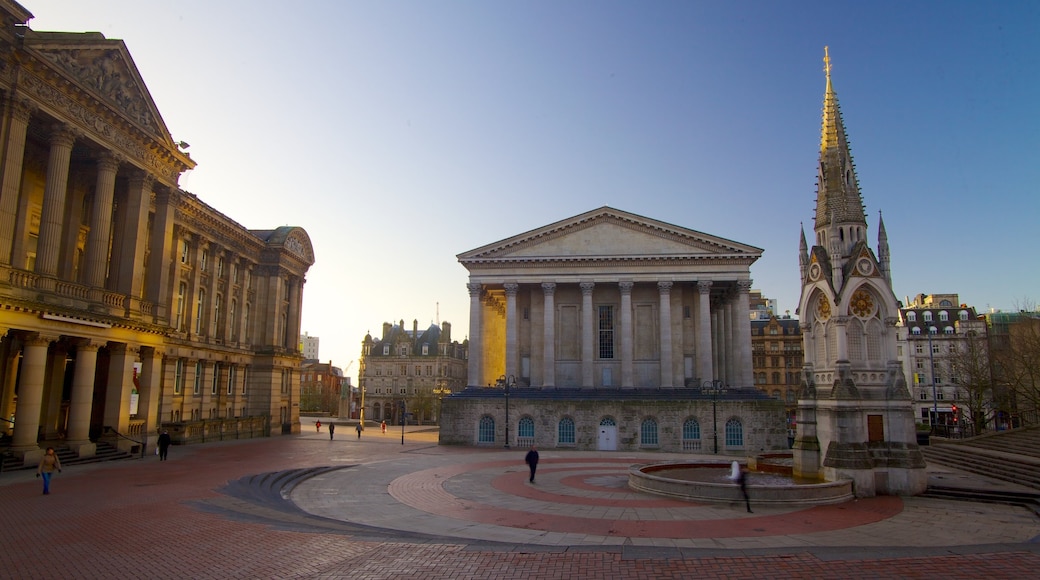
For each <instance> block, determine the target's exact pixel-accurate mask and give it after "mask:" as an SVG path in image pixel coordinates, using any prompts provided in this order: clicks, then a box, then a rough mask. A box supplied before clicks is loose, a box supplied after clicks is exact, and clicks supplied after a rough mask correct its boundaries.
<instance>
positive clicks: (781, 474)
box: [628, 454, 853, 505]
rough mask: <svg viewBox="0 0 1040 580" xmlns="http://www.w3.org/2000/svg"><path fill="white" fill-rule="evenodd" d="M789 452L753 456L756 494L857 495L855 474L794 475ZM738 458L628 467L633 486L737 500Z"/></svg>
mask: <svg viewBox="0 0 1040 580" xmlns="http://www.w3.org/2000/svg"><path fill="white" fill-rule="evenodd" d="M789 456H790V455H789V454H788V455H787V456H786V457H785V455H784V454H769V455H761V456H758V457H754V458H750V459H749V461H748V467H749V472H748V479H747V488H748V494H749V495H750V496H751V500H752V501H753V502H755V503H756V504H765V505H826V504H835V503H842V502H845V501H848V500H850V499H853V494H852V480H850V479H843V480H840V481H816V480H802V479H797V478H794V477H792V476H791V467H790V466H789V465H785V459H786V458H787V457H789ZM734 465H737V462H736V461H734V462H733V464H732V465H731V464H729V463H723V462H719V461H703V462H699V461H686V462H675V463H654V464H650V465H636V466H633V467H631V468H630V469H629V470H628V487H630V488H632V489H634V490H636V491H643V492H646V493H652V494H656V495H663V496H667V497H673V498H678V499H684V500H690V501H704V502H726V503H729V502H734V501H740V500H742V499H743V497H742V496H741V494H740V488H739V487H738V486H737V483H736V481H735V474H736V470H738V469H739V467H734Z"/></svg>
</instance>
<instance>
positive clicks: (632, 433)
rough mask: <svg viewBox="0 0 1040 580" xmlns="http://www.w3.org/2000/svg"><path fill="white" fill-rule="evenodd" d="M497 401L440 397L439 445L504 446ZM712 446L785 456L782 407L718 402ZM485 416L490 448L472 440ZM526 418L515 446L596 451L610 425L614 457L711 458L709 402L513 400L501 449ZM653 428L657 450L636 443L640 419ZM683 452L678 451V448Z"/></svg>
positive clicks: (726, 451)
mask: <svg viewBox="0 0 1040 580" xmlns="http://www.w3.org/2000/svg"><path fill="white" fill-rule="evenodd" d="M505 405H506V403H505V399H504V397H501V396H489V397H488V398H478V397H464V398H455V397H446V398H445V399H444V400H443V401H442V410H441V415H442V418H443V422H442V424H441V430H440V443H441V444H442V445H474V446H487V447H503V446H504V445H505V443H506V429H505V421H506V411H505ZM716 414H717V417H718V420H717V425H718V447H719V454H720V455H728V456H739V457H744V456H747V455H753V454H757V453H761V452H765V451H776V450H786V449H787V445H788V443H787V427H786V415H785V411H784V405H783V403H782V402H781V401H776V400H773V399H760V400H753V401H719V402H718V403H717V409H716ZM485 416H488V417H491V418H492V419H493V420H494V422H495V427H494V428H495V434H494V440H493V441H487V442H481V441H480V440H479V430H480V421H481V418H482V417H485ZM524 417H529V418H530V419H532V420H533V422H534V437H533V439H531V438H523V443H524V444H528V443H529V442H533V443H534V444H535V445H537V446H539V447H542V448H546V449H552V448H568V449H578V450H596V449H598V448H599V430H600V423H601V422H602V421H603V420H604V419H611V420H613V421H614V423H615V424H616V426H617V450H618V451H635V450H641V451H667V452H678V453H682V452H686V453H712V452H713V450H714V440H713V438H712V429H713V424H714V420H713V418H712V403H711V401H710V400H707V401H706V400H675V399H671V400H654V399H617V400H611V399H606V398H603V397H602V396H601V397H599V398H596V399H590V400H580V399H574V398H555V399H554V398H545V397H542V398H537V399H524V398H520V397H513V398H511V400H510V401H509V445H510V446H511V447H519V446H520V445H519V443H520V441H521V439H520V434H519V433H518V432H517V429H518V426H519V424H520V421H521V419H523V418H524ZM564 418H569V419H571V420H572V421H573V422H574V430H575V433H574V443H573V444H572V443H566V442H560V440H559V424H560V421H561V420H562V419H564ZM648 418H650V419H653V420H654V421H656V422H657V443H656V444H643V442H642V441H641V431H640V430H641V426H642V424H643V421H644V420H645V419H648ZM691 418H692V419H695V420H696V421H697V423H698V424H699V426H700V438H699V441H698V442H699V445H697V444H691V443H695V442H693V441H690V440H689V439H687V441H686V443H687V444H686V445H685V446H684V441H683V424H684V423H685V422H686V421H687V420H688V419H691ZM732 418H735V419H738V420H739V421H740V422H741V426H742V430H743V445H741V446H727V445H726V444H725V442H726V434H725V426H726V422H727V421H728V420H729V419H732ZM684 447H685V448H684Z"/></svg>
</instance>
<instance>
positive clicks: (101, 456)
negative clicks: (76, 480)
mask: <svg viewBox="0 0 1040 580" xmlns="http://www.w3.org/2000/svg"><path fill="white" fill-rule="evenodd" d="M54 451H55V453H57V454H58V461H60V462H61V466H62V468H65V467H69V466H71V465H85V464H88V463H100V462H102V461H120V460H124V459H134V458H136V457H139V456H137V455H131V454H130V453H127V452H126V451H122V450H120V449H119V448H117V447H115V446H114V445H111V444H110V443H106V442H104V441H98V442H97V450H96V453H95V454H94V455H93V456H92V457H80V456H79V455H77V454H76V452H74V451H72V450H71V449H69V448H68V447H65V446H55V447H54ZM0 453H2V455H0V457H3V463H2V464H0V467H2V469H0V471H15V470H24V469H36V467H37V466H36V465H23V464H22V460H21V459H19V458H18V457H16V456H15V455H13V454H11V453H10V452H9V451H7V450H6V449H5V450H3V451H2V452H0Z"/></svg>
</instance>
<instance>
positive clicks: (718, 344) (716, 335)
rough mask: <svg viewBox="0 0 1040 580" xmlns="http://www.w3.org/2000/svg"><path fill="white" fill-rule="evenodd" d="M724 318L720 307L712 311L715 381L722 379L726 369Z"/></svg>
mask: <svg viewBox="0 0 1040 580" xmlns="http://www.w3.org/2000/svg"><path fill="white" fill-rule="evenodd" d="M721 318H722V316H721V315H720V312H719V309H718V305H717V304H716V307H715V308H713V309H712V311H711V330H712V332H711V354H712V357H713V360H712V368H713V369H714V371H715V376H714V377H713V378H714V379H722V374H723V372H724V369H723V368H722V322H721Z"/></svg>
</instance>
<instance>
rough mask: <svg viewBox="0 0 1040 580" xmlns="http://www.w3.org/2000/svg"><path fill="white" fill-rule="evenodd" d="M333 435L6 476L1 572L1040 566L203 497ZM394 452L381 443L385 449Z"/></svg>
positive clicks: (704, 572) (982, 572) (441, 574)
mask: <svg viewBox="0 0 1040 580" xmlns="http://www.w3.org/2000/svg"><path fill="white" fill-rule="evenodd" d="M330 445H337V444H330V443H329V442H328V441H327V439H326V440H325V444H324V445H320V444H318V443H316V440H307V439H301V438H298V437H284V438H276V439H273V440H266V441H249V442H235V443H231V444H226V443H225V444H215V445H208V446H201V447H195V448H188V449H183V448H177V447H175V448H174V449H173V451H172V452H171V460H170V461H167V462H162V463H160V462H158V461H155V460H154V459H152V458H148V459H145V460H141V461H132V462H123V463H120V464H118V465H108V466H104V467H99V468H75V467H72V468H67V469H66V470H65V473H64V474H61V475H58V476H57V477H56V478H55V481H54V486H53V494H52V495H49V496H42V495H41V494H40V487H41V486H40V484H39V482H38V481H36V480H32V479H29V478H28V476H27V475H26V474H25V473H24V472H23V473H21V474H18V473H16V474H4V475H3V476H2V477H3V478H7V481H4V482H3V483H4V485H0V578H18V579H21V578H27V579H35V578H45V579H50V578H106V579H107V578H178V579H183V578H204V579H205V578H317V577H323V578H351V579H367V578H398V577H404V576H408V577H413V578H431V579H440V578H503V579H508V578H523V579H524V580H530V579H538V578H646V579H654V578H690V577H719V578H756V579H771V578H785V579H787V578H821V577H842V578H879V577H901V578H933V577H934V578H938V577H947V576H951V575H955V576H959V577H974V578H982V577H993V578H996V577H1005V578H1010V577H1030V576H1032V574H1034V573H1035V571H1036V570H1037V569H1040V556H1038V555H1037V554H1035V553H1033V552H1031V551H1029V550H1028V549H1025V548H1023V549H1021V550H1018V549H1016V548H1015V547H1009V548H1010V549H1005V550H1001V549H999V548H993V550H991V551H992V552H995V553H979V554H966V555H949V556H935V557H926V558H884V557H882V558H877V557H876V556H873V557H872V556H871V554H870V553H864V554H863V555H853V556H849V558H851V559H841V560H828V559H827V558H826V557H821V556H819V555H816V554H813V553H811V552H810V551H802V552H791V553H788V554H783V555H776V556H772V555H756V556H744V555H740V554H739V553H738V554H729V553H724V554H721V555H712V556H709V557H693V556H687V557H685V558H684V557H682V555H681V554H680V553H679V552H675V553H674V554H673V555H672V557H663V556H660V555H649V556H646V557H639V556H638V553H636V556H635V557H631V556H626V554H625V553H624V552H618V551H617V550H606V551H597V550H595V549H581V548H578V549H573V548H572V549H563V550H562V551H556V550H551V549H550V550H546V549H544V548H538V547H518V548H517V549H515V551H505V550H503V548H501V547H499V546H482V545H481V544H475V545H469V546H464V545H460V544H459V543H456V542H452V541H445V542H443V543H438V542H426V543H418V544H417V543H414V542H407V541H400V542H377V541H368V540H365V539H364V538H361V539H359V538H358V537H352V536H351V535H349V534H343V533H331V532H327V531H320V532H319V531H316V532H300V531H286V530H281V529H278V528H277V527H272V526H268V525H265V524H261V523H248V522H242V521H236V520H232V519H228V518H225V517H223V516H221V515H218V514H212V513H206V512H203V511H199V510H198V509H196V508H195V507H194V505H193V503H194V502H197V501H200V500H206V499H212V498H215V497H219V496H220V494H219V492H218V489H219V488H220V487H221V486H222V485H223V484H224V483H226V482H227V481H229V480H234V479H237V478H239V477H242V476H246V475H250V474H255V473H262V472H268V471H276V470H282V469H289V468H297V467H307V466H314V465H326V464H329V457H330V453H332V454H335V455H336V456H337V457H338V458H339V461H342V462H344V463H350V462H352V461H355V460H361V459H364V457H361V456H360V455H363V453H362V454H360V455H358V454H357V453H354V451H352V450H351V449H350V448H349V447H346V446H343V447H335V448H334V447H331V446H330ZM401 447H402V449H401V451H407V450H411V449H413V448H414V446H413V445H411V444H410V445H405V446H401ZM373 448H375V446H373ZM354 449H355V450H356V449H360V447H358V448H354ZM396 452H397V450H396V448H395V450H391V448H390V447H389V446H386V447H384V448H379V453H380V454H383V455H384V456H385V455H389V454H391V453H396ZM11 478H14V479H11ZM11 481H14V483H11ZM861 556H862V557H865V559H863V558H862V557H861Z"/></svg>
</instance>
